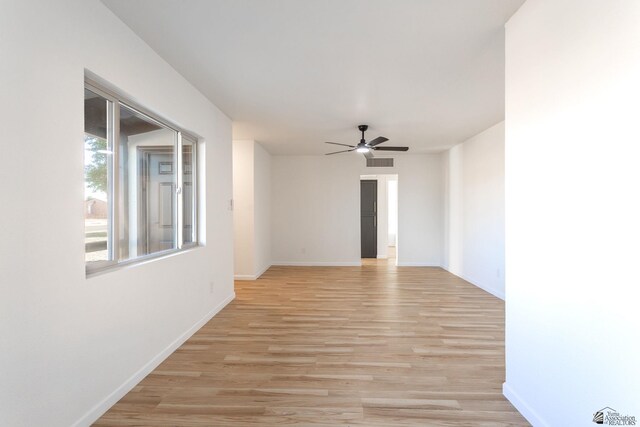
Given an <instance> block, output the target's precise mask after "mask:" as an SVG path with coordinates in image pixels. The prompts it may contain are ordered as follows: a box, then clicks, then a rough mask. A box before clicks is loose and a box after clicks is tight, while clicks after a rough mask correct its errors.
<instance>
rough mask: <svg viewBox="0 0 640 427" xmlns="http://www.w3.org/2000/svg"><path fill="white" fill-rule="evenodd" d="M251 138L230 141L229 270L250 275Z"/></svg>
mask: <svg viewBox="0 0 640 427" xmlns="http://www.w3.org/2000/svg"><path fill="white" fill-rule="evenodd" d="M254 144H255V143H254V141H250V140H243V141H241V140H234V141H233V261H234V267H233V273H234V275H235V277H236V279H238V278H246V277H253V275H254V250H253V249H254V221H253V219H254V172H253V146H254Z"/></svg>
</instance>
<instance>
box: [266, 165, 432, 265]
mask: <svg viewBox="0 0 640 427" xmlns="http://www.w3.org/2000/svg"><path fill="white" fill-rule="evenodd" d="M395 162H396V166H395V167H393V168H367V167H366V166H365V160H364V158H363V157H362V156H360V155H358V154H356V153H348V154H345V155H335V156H274V157H273V158H272V167H273V177H272V194H273V199H272V224H273V227H272V241H273V246H272V248H273V260H274V264H288V265H360V182H359V181H360V175H368V174H373V175H375V174H397V175H398V187H399V189H398V193H399V194H398V211H399V212H398V215H399V221H398V222H399V227H398V241H399V243H398V255H397V256H398V265H440V263H441V251H442V233H441V227H442V192H441V178H442V177H441V171H440V168H441V162H440V156H439V155H428V154H421V155H417V154H413V155H412V154H406V155H398V156H397V157H396V158H395Z"/></svg>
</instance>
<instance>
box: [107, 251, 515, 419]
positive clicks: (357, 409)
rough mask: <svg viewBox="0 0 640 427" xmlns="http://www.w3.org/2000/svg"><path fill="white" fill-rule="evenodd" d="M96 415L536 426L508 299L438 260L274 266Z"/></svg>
mask: <svg viewBox="0 0 640 427" xmlns="http://www.w3.org/2000/svg"><path fill="white" fill-rule="evenodd" d="M236 295H237V297H236V300H234V301H233V302H232V303H231V304H230V305H229V306H227V307H226V308H225V309H224V310H222V311H221V312H220V313H219V314H218V315H217V316H216V317H214V318H213V319H212V320H211V321H210V322H208V323H207V324H206V325H205V326H203V327H202V328H201V329H200V330H199V331H198V332H197V333H196V334H194V336H193V337H191V338H190V339H189V340H188V341H187V342H186V343H185V344H184V345H183V346H182V347H180V348H179V349H178V350H177V351H176V352H175V353H173V354H172V355H171V356H170V357H169V358H167V360H165V361H164V362H163V363H162V364H161V365H160V366H159V367H158V368H157V369H156V370H155V371H153V372H152V373H151V374H150V375H148V376H147V377H146V378H145V379H144V380H142V382H141V383H140V384H139V385H138V386H136V387H135V388H134V389H133V390H132V391H131V392H130V393H128V394H127V395H126V396H125V397H123V398H122V399H121V400H120V401H119V402H118V403H116V404H115V405H114V406H113V407H112V408H111V409H110V410H109V411H108V412H107V413H106V414H104V415H103V417H102V418H100V419H99V420H98V421H97V422H96V423H95V425H96V426H140V425H144V426H166V425H176V426H211V425H224V426H235V427H237V426H255V425H269V426H271V425H313V426H333V425H345V426H346V425H350V426H390V425H394V426H408V427H410V426H424V425H440V426H462V425H465V426H487V427H488V426H492V427H493V426H526V425H528V423H527V422H526V420H524V418H523V417H522V416H521V415H520V414H519V413H518V412H517V411H516V410H515V409H514V408H513V406H511V404H510V403H509V402H508V401H507V400H506V399H505V398H504V397H503V396H502V391H501V388H502V383H503V382H504V303H503V302H502V301H501V300H499V299H497V298H495V297H493V296H492V295H490V294H488V293H486V292H484V291H482V290H480V289H478V288H477V287H475V286H473V285H471V284H469V283H467V282H465V281H464V280H462V279H460V278H458V277H456V276H453V275H451V274H449V273H448V272H446V271H444V270H442V269H439V268H424V267H395V266H394V265H393V260H392V259H389V260H375V259H370V260H365V261H364V262H363V266H362V267H272V268H270V269H269V271H267V272H266V273H265V274H264V275H263V276H262V277H261V278H260V279H259V280H256V281H252V282H250V281H238V282H236Z"/></svg>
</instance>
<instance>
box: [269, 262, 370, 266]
mask: <svg viewBox="0 0 640 427" xmlns="http://www.w3.org/2000/svg"><path fill="white" fill-rule="evenodd" d="M272 265H278V266H283V267H287V266H288V267H360V266H362V262H361V261H347V262H342V261H338V262H336V261H328V262H324V261H322V262H316V261H277V262H274V263H273V264H272Z"/></svg>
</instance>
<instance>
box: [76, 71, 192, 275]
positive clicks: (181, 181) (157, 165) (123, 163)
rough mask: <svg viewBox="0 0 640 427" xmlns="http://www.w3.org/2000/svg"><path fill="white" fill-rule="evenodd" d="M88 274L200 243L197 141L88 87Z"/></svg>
mask: <svg viewBox="0 0 640 427" xmlns="http://www.w3.org/2000/svg"><path fill="white" fill-rule="evenodd" d="M84 104H85V135H84V152H85V156H84V168H85V202H84V218H85V262H86V266H87V271H88V272H93V271H98V270H100V269H103V268H105V267H108V266H111V265H116V264H118V263H120V262H124V261H130V260H135V259H137V258H140V257H147V256H149V255H153V254H158V253H164V252H168V251H172V250H173V251H175V250H180V249H182V248H185V247H187V246H194V245H196V244H197V218H198V215H197V213H198V212H197V211H198V210H197V192H196V189H197V186H196V184H197V180H196V177H197V171H196V166H197V161H196V160H197V159H196V155H197V142H196V139H195V138H193V137H190V136H188V135H185V134H183V133H182V132H180V131H178V130H176V129H175V128H173V127H172V126H170V125H168V124H167V123H165V122H164V121H162V120H160V119H158V118H156V117H153V116H152V115H148V114H144V113H142V112H141V111H139V110H137V109H134V108H132V107H131V106H129V105H126V104H124V103H123V102H122V101H121V100H120V99H119V98H118V97H116V96H114V95H113V94H111V93H110V92H108V91H106V90H104V89H101V88H99V87H97V86H95V84H94V83H90V82H89V81H87V83H86V86H85V99H84Z"/></svg>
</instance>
